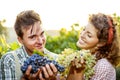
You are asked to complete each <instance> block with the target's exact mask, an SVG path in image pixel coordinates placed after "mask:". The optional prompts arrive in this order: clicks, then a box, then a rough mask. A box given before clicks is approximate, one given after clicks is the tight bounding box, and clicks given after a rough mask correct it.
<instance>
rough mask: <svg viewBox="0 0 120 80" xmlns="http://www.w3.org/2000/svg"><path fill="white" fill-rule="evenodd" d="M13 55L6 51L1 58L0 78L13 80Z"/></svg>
mask: <svg viewBox="0 0 120 80" xmlns="http://www.w3.org/2000/svg"><path fill="white" fill-rule="evenodd" d="M13 58H14V57H13V56H12V55H11V54H10V53H6V54H5V55H4V56H3V57H2V58H1V67H0V68H1V80H15V65H14V59H13Z"/></svg>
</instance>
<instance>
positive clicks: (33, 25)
mask: <svg viewBox="0 0 120 80" xmlns="http://www.w3.org/2000/svg"><path fill="white" fill-rule="evenodd" d="M33 26H34V25H32V29H31V34H32V31H33Z"/></svg>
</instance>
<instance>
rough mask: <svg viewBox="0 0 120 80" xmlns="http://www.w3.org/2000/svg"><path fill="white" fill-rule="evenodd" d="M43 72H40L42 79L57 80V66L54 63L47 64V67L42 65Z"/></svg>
mask: <svg viewBox="0 0 120 80" xmlns="http://www.w3.org/2000/svg"><path fill="white" fill-rule="evenodd" d="M41 69H42V72H41V73H40V74H39V78H40V80H44V79H47V80H56V75H57V72H58V71H57V68H56V67H55V65H54V64H53V63H50V64H46V65H45V67H42V68H41Z"/></svg>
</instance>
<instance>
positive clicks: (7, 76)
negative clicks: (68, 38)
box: [0, 10, 57, 80]
mask: <svg viewBox="0 0 120 80" xmlns="http://www.w3.org/2000/svg"><path fill="white" fill-rule="evenodd" d="M14 29H15V31H16V34H17V38H18V41H19V42H20V43H21V44H22V46H21V47H20V48H19V49H17V50H15V51H11V52H8V53H7V54H5V55H4V56H2V58H1V74H2V77H1V78H0V80H20V79H21V80H38V79H40V80H46V79H47V80H48V79H51V80H55V76H56V73H57V68H56V67H55V66H54V64H52V63H51V64H50V65H48V64H46V66H44V67H42V70H41V69H39V70H38V72H37V73H35V74H30V71H31V69H32V66H29V67H28V69H27V71H26V72H25V74H22V73H21V71H20V67H21V65H23V63H24V61H25V60H26V59H27V58H29V57H30V56H31V55H32V54H33V51H34V50H38V51H42V52H44V53H45V54H49V55H52V56H54V58H55V57H56V56H57V55H56V54H53V53H51V52H49V51H47V50H46V49H45V43H46V37H45V35H44V30H43V29H42V21H41V19H40V16H39V14H38V13H36V12H35V11H33V10H26V11H22V12H21V13H19V14H18V15H17V18H16V21H15V25H14ZM42 73H43V74H44V77H45V78H43V76H42ZM53 78H54V79H53Z"/></svg>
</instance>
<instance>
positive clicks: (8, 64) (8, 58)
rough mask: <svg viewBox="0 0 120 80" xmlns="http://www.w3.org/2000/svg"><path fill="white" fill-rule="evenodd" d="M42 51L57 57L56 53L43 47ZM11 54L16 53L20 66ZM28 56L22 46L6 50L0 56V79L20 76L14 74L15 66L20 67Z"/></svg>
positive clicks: (14, 79) (13, 78) (15, 78)
mask: <svg viewBox="0 0 120 80" xmlns="http://www.w3.org/2000/svg"><path fill="white" fill-rule="evenodd" d="M44 53H45V54H48V55H50V56H52V57H53V58H54V59H55V58H56V57H57V54H54V53H52V52H50V51H48V50H47V49H44ZM12 54H17V58H18V62H19V64H20V66H18V65H16V64H15V63H16V62H15V57H14V56H13V55H12ZM29 57H30V56H29V55H28V54H27V52H26V50H25V48H24V47H23V46H22V47H20V48H19V49H17V50H15V51H11V52H7V53H6V54H5V55H3V56H2V58H1V67H0V70H1V74H2V75H1V76H0V80H19V79H18V78H17V76H18V75H20V76H21V74H16V67H18V68H20V67H21V66H22V65H23V64H24V61H25V60H26V59H28V58H29Z"/></svg>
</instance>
